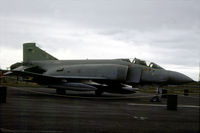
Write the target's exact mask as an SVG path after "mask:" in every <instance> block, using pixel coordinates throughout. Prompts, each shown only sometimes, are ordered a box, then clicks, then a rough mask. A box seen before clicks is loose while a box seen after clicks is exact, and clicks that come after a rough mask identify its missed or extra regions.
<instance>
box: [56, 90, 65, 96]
mask: <svg viewBox="0 0 200 133" xmlns="http://www.w3.org/2000/svg"><path fill="white" fill-rule="evenodd" d="M56 93H57V94H60V95H65V94H66V93H65V90H64V89H56Z"/></svg>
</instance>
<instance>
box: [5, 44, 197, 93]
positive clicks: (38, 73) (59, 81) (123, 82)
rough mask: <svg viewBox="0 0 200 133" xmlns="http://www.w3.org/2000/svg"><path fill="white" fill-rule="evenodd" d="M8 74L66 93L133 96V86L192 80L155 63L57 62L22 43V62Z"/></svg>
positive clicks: (109, 61) (139, 61) (126, 60)
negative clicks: (88, 92)
mask: <svg viewBox="0 0 200 133" xmlns="http://www.w3.org/2000/svg"><path fill="white" fill-rule="evenodd" d="M7 74H14V75H20V76H22V77H24V78H25V79H26V80H28V81H31V82H35V83H38V84H40V85H45V86H47V87H49V88H55V89H56V92H57V93H58V94H65V90H67V89H69V90H74V91H94V92H95V94H96V95H97V96H100V95H101V94H102V93H103V92H110V93H122V94H130V93H135V91H136V89H135V88H133V87H134V86H135V85H145V84H158V85H170V84H173V85H176V84H183V83H188V82H193V80H192V79H191V78H189V77H187V76H186V75H184V74H181V73H178V72H174V71H169V70H165V69H163V68H162V67H160V66H159V65H157V64H155V63H150V64H149V65H147V63H146V62H145V61H143V60H139V59H136V58H135V59H134V60H132V61H131V60H130V59H112V60H111V59H110V60H108V59H107V60H88V59H87V60H58V59H56V58H55V57H53V56H51V55H50V54H48V53H47V52H45V51H43V50H41V49H40V48H39V47H37V46H36V44H35V43H25V44H23V62H21V63H15V64H13V65H12V66H11V71H10V72H9V73H7Z"/></svg>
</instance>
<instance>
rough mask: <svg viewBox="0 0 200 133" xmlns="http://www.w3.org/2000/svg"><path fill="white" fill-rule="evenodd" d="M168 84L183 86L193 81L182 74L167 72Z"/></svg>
mask: <svg viewBox="0 0 200 133" xmlns="http://www.w3.org/2000/svg"><path fill="white" fill-rule="evenodd" d="M169 82H171V83H173V84H184V83H190V82H193V80H192V79H191V78H190V77H188V76H186V75H184V74H182V73H179V72H173V71H169Z"/></svg>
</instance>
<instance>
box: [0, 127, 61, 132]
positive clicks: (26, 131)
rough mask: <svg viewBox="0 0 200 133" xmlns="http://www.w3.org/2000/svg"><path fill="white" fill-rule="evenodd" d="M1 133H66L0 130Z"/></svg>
mask: <svg viewBox="0 0 200 133" xmlns="http://www.w3.org/2000/svg"><path fill="white" fill-rule="evenodd" d="M0 132H3V133H64V131H52V130H51V131H38V130H11V129H5V128H0Z"/></svg>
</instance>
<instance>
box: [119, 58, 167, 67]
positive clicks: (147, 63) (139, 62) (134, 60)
mask: <svg viewBox="0 0 200 133" xmlns="http://www.w3.org/2000/svg"><path fill="white" fill-rule="evenodd" d="M120 60H122V61H126V62H130V63H134V64H139V65H143V66H147V67H151V68H155V69H164V68H162V67H161V66H159V65H157V64H156V63H153V62H150V63H149V62H147V61H144V60H140V59H137V58H134V59H128V58H127V59H120Z"/></svg>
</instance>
